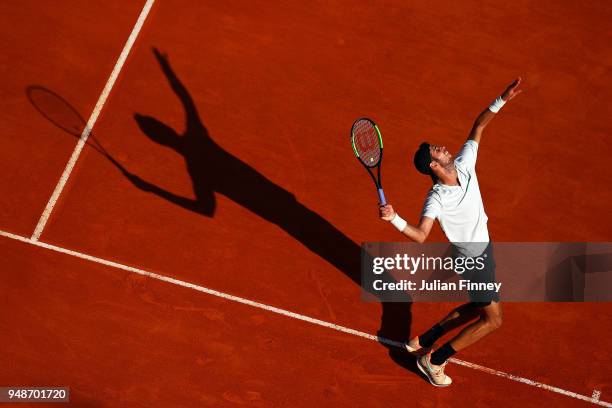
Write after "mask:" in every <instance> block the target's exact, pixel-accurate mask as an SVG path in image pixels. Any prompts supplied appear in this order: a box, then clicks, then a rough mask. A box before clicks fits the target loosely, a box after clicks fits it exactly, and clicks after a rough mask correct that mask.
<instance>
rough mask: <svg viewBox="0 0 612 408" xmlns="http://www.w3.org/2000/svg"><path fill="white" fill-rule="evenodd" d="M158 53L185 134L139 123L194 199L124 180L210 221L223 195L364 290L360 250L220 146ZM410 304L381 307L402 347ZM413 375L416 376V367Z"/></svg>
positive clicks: (385, 332)
mask: <svg viewBox="0 0 612 408" xmlns="http://www.w3.org/2000/svg"><path fill="white" fill-rule="evenodd" d="M153 53H154V55H155V58H156V59H157V62H158V63H159V66H160V67H161V70H162V71H163V73H164V74H165V76H166V78H167V80H168V82H169V84H170V87H171V88H172V90H173V91H174V93H175V94H176V96H177V97H178V98H179V100H180V102H181V103H182V105H183V108H184V111H185V130H184V131H183V132H182V133H178V132H176V131H175V130H174V129H172V128H170V127H169V126H168V125H166V124H164V123H162V122H160V121H159V120H157V119H155V118H152V117H150V116H146V115H142V114H138V113H137V114H135V115H134V119H135V120H136V122H137V123H138V126H139V127H140V129H141V130H142V132H143V133H144V134H145V135H146V136H147V137H148V138H149V139H151V140H152V141H154V142H156V143H158V144H160V145H162V146H165V147H167V148H169V149H172V150H174V151H175V152H176V153H178V154H180V155H181V156H183V158H184V159H185V164H186V167H187V171H188V172H189V176H190V177H191V181H192V184H193V191H194V194H195V198H194V199H192V198H187V197H182V196H179V195H177V194H175V193H172V192H170V191H167V190H164V189H162V188H160V187H158V186H156V185H153V184H151V183H150V182H148V181H145V180H143V179H142V178H140V177H139V176H137V175H135V174H132V173H130V172H129V171H127V170H126V169H125V168H122V169H121V170H122V172H123V173H124V175H125V176H126V177H127V178H128V179H129V180H130V181H131V182H132V183H133V184H134V185H135V186H136V187H138V188H139V189H141V190H143V191H147V192H150V193H153V194H155V195H157V196H159V197H162V198H164V199H166V200H168V201H170V202H172V203H174V204H176V205H179V206H181V207H183V208H185V209H188V210H191V211H194V212H196V213H199V214H202V215H204V216H207V217H213V216H214V214H215V209H216V199H215V194H221V195H224V196H226V197H227V198H229V199H231V200H232V201H234V202H236V203H237V204H239V205H241V206H243V207H244V208H246V209H248V210H250V211H251V212H253V213H254V214H256V215H258V216H259V217H261V218H263V219H265V220H266V221H268V222H270V223H272V224H275V225H277V226H278V227H280V228H281V229H283V230H284V231H285V232H286V233H287V234H289V235H290V236H291V237H293V238H294V239H296V240H297V241H298V242H300V243H301V244H302V245H304V246H305V247H306V248H308V249H309V250H310V251H312V252H313V253H315V254H317V255H318V256H320V257H321V258H323V259H324V260H326V261H327V262H329V263H330V264H331V265H333V266H334V267H336V268H337V269H339V270H340V271H342V272H343V273H344V274H345V275H346V276H347V277H348V278H350V279H351V280H352V281H353V282H355V283H356V284H357V285H359V284H360V254H361V250H360V246H359V245H358V244H356V243H355V242H353V241H352V240H351V239H349V238H348V237H347V236H346V235H345V234H344V233H342V232H341V231H340V230H338V229H337V228H336V227H335V226H334V225H332V224H331V223H330V222H329V221H327V220H326V219H325V218H323V217H322V216H321V215H319V214H317V213H316V212H314V211H312V210H311V209H310V208H308V207H306V206H305V205H304V204H302V203H300V202H299V201H298V200H297V199H296V197H295V196H294V195H293V194H292V193H291V192H289V191H287V190H286V189H284V188H282V187H280V186H279V185H277V184H275V183H274V182H273V181H271V180H270V179H268V178H267V177H266V176H264V175H263V174H261V173H260V172H258V171H257V170H256V169H254V168H253V167H251V166H250V165H248V164H247V163H245V162H244V161H242V160H240V159H239V158H238V157H236V156H234V155H233V154H231V153H230V152H228V151H227V150H225V149H223V148H222V147H221V146H219V145H218V144H217V143H216V142H215V141H214V140H213V139H212V138H211V136H210V134H209V132H208V129H207V128H206V126H205V125H204V123H203V122H202V120H201V119H200V115H199V113H198V110H197V107H196V105H195V103H194V101H193V99H192V97H191V95H190V94H189V92H188V91H187V89H186V88H185V86H184V85H183V83H182V82H181V81H180V80H179V78H178V77H177V75H176V74H175V73H174V71H173V70H172V68H171V66H170V63H169V60H168V57H167V56H166V55H165V54H162V53H161V52H159V51H158V50H157V49H155V48H154V49H153ZM388 279H392V278H390V277H388ZM405 300H406V302H405V303H386V302H382V309H383V310H382V318H381V327H380V330H379V332H378V335H379V336H381V337H385V338H388V339H392V340H395V341H400V342H401V341H405V340H406V339H407V338H408V337H409V335H410V325H411V303H410V302H408V301H409V300H410V299H409V298H406V299H405ZM390 349H393V347H391V348H390ZM413 371H415V372H416V371H417V370H416V367H415V369H414V370H413Z"/></svg>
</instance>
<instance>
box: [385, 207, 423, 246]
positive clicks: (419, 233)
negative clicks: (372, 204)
mask: <svg viewBox="0 0 612 408" xmlns="http://www.w3.org/2000/svg"><path fill="white" fill-rule="evenodd" d="M398 217H399V216H398V215H397V213H396V212H395V211H394V210H393V206H391V204H387V205H385V206H383V207H380V218H381V219H383V220H385V221H389V222H391V223H392V224H393V225H394V226H395V227H396V228H397V229H398V230H400V232H401V233H402V234H404V235H405V236H407V237H408V238H410V239H411V240H413V241H414V242H418V243H420V244H422V243H423V242H425V240H426V239H427V237H428V236H429V233H430V232H431V228H432V227H433V224H434V220H433V218H429V217H421V220H420V221H419V225H416V226H414V225H410V224H409V223H407V222H405V221H404V220H402V219H401V218H399V220H401V221H402V223H401V224H400V225H399V227H398V225H396V224H397V222H398V221H399V220H398ZM404 223H405V225H404Z"/></svg>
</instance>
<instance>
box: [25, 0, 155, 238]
mask: <svg viewBox="0 0 612 408" xmlns="http://www.w3.org/2000/svg"><path fill="white" fill-rule="evenodd" d="M154 2H155V0H147V2H146V3H145V5H144V7H143V8H142V11H141V12H140V15H139V16H138V20H136V24H135V25H134V28H133V29H132V32H131V33H130V36H129V37H128V39H127V41H126V43H125V45H124V46H123V50H122V51H121V54H120V55H119V59H118V60H117V62H116V63H115V67H114V68H113V71H112V72H111V74H110V77H109V78H108V81H106V85H105V86H104V89H103V90H102V93H101V94H100V97H99V98H98V102H97V103H96V106H95V107H94V110H93V112H92V113H91V116H90V117H89V120H88V121H87V125H86V126H85V129H83V132H82V133H81V137H80V138H79V141H78V142H77V145H76V147H75V148H74V151H73V152H72V155H71V156H70V160H68V163H67V164H66V168H65V169H64V172H63V173H62V175H61V176H60V179H59V181H58V183H57V185H56V186H55V190H53V194H51V198H49V201H48V202H47V205H46V206H45V209H44V211H43V213H42V215H41V216H40V219H39V220H38V224H36V228H35V229H34V232H33V233H32V237H31V239H32V241H38V239H39V238H40V234H42V232H43V230H44V229H45V225H46V224H47V221H48V220H49V217H50V216H51V212H53V207H55V203H57V200H58V199H59V196H60V194H61V193H62V190H63V189H64V187H65V186H66V182H67V181H68V178H69V177H70V173H72V170H73V169H74V165H75V164H76V162H77V159H78V158H79V155H80V154H81V151H82V150H83V147H84V146H85V142H87V138H88V137H89V134H90V133H91V130H92V129H93V127H94V125H95V124H96V121H97V120H98V115H99V114H100V111H101V110H102V107H103V106H104V104H105V103H106V99H107V98H108V95H109V94H110V91H111V90H112V89H113V86H114V85H115V81H116V80H117V77H118V76H119V73H120V72H121V69H122V68H123V64H124V63H125V60H126V59H127V56H128V54H129V53H130V50H131V49H132V45H133V44H134V41H136V37H138V34H139V33H140V29H141V28H142V25H143V24H144V22H145V20H146V18H147V15H148V14H149V11H150V10H151V7H152V6H153V3H154Z"/></svg>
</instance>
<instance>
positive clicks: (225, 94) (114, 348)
mask: <svg viewBox="0 0 612 408" xmlns="http://www.w3.org/2000/svg"><path fill="white" fill-rule="evenodd" d="M610 21H612V3H610V2H608V1H590V2H586V3H584V2H581V3H579V2H574V1H545V2H536V1H517V2H506V3H503V2H480V1H462V2H448V1H440V2H405V1H390V2H384V4H379V5H374V4H370V5H366V4H365V3H364V4H359V5H356V4H355V3H353V2H343V1H332V2H315V3H309V2H300V1H285V2H278V3H276V4H274V5H273V4H272V3H266V2H261V3H255V2H250V1H238V0H228V1H223V2H187V1H170V0H157V1H155V2H152V1H149V2H147V3H145V2H144V1H128V2H122V1H89V2H79V1H67V0H65V1H60V2H46V1H21V2H4V3H3V4H2V5H0V22H1V24H0V30H1V37H2V40H3V47H2V48H3V52H2V53H1V54H0V78H1V79H0V89H1V92H2V93H1V94H2V98H1V99H0V112H1V117H2V136H1V137H0V160H1V162H2V164H3V176H2V178H1V179H0V180H1V181H0V230H1V231H2V232H1V233H0V235H1V236H0V272H1V273H0V279H1V281H0V288H1V290H2V312H1V313H0V344H1V345H2V351H1V352H0V356H1V357H0V362H1V364H0V385H4V386H9V385H10V386H13V385H16V386H17V385H20V386H27V385H30V386H36V385H39V386H52V385H55V386H69V387H70V389H71V404H72V405H74V406H79V407H119V406H126V407H127V406H130V407H132V406H133V407H141V406H142V407H151V406H160V407H161V406H175V407H193V406H233V405H253V406H291V407H295V406H342V407H354V406H363V407H376V406H379V407H391V406H419V407H421V406H422V407H433V406H448V407H454V406H477V407H488V406H517V407H518V406H521V407H524V406H540V407H541V406H556V407H565V406H612V405H611V403H610V402H609V401H612V382H611V381H610V373H611V371H610V359H611V358H612V353H611V352H610V349H611V347H612V340H611V337H610V334H611V333H612V314H611V312H612V305H610V304H609V303H537V304H525V303H507V304H504V325H503V326H502V328H501V329H500V330H499V331H497V332H495V333H494V334H492V335H491V336H489V337H487V338H485V339H484V340H482V341H481V342H479V343H478V344H477V345H476V346H473V347H471V348H468V349H466V350H465V351H463V352H461V353H459V354H458V355H457V356H456V357H457V358H458V359H459V361H456V362H455V363H450V364H449V366H448V367H447V373H448V374H449V375H450V376H452V377H453V382H454V384H453V385H452V386H451V387H449V388H447V389H436V388H434V387H432V386H430V385H429V383H428V382H427V381H426V380H425V379H424V378H423V377H422V376H421V375H420V374H417V371H418V370H416V367H415V364H414V361H413V359H412V358H411V357H410V356H408V355H406V354H404V353H402V352H401V351H400V350H399V349H397V348H396V347H394V346H388V345H387V346H385V345H384V344H382V343H385V342H387V343H389V341H391V342H393V341H396V342H397V341H403V340H405V339H407V338H408V337H409V336H414V335H415V334H418V333H420V332H422V331H423V330H425V329H427V328H428V327H429V326H430V324H431V323H432V322H433V321H434V320H436V319H438V318H440V317H442V316H443V315H444V314H445V313H446V311H447V310H448V309H449V308H450V307H451V306H452V305H449V304H413V305H408V304H395V305H391V304H387V305H381V304H379V303H374V302H372V303H366V302H363V301H362V300H361V291H360V287H359V282H358V280H359V245H360V243H361V242H364V241H394V240H398V239H399V236H398V234H397V232H396V231H395V230H394V229H393V228H392V227H390V226H389V225H387V224H385V223H383V222H382V221H380V220H379V219H378V213H377V206H376V194H375V192H374V189H373V187H372V184H371V181H370V180H369V178H368V177H367V175H366V173H365V172H364V170H363V168H362V167H361V166H360V165H359V164H358V162H357V161H356V160H355V158H354V156H353V153H352V151H351V148H350V145H349V143H348V132H349V129H350V125H351V123H352V121H353V120H354V119H355V118H357V117H360V116H369V117H372V118H374V119H375V120H376V121H377V123H378V124H379V126H380V128H381V131H382V134H383V138H384V140H385V158H384V166H383V181H384V185H385V192H386V194H387V198H388V200H389V202H391V203H392V204H393V205H394V207H396V208H397V209H398V212H400V213H402V214H403V216H404V217H405V218H406V219H407V220H408V221H409V222H413V223H414V222H416V221H417V219H418V215H419V213H420V210H421V206H422V203H423V198H424V197H425V194H426V192H427V189H428V186H429V184H428V181H427V179H426V178H424V177H422V176H419V175H418V174H417V173H416V171H414V169H413V168H412V166H411V163H410V158H411V155H412V152H413V151H414V149H415V148H416V147H417V146H418V144H419V143H420V142H421V141H423V140H425V139H427V140H430V141H432V142H437V143H439V144H444V145H446V146H448V147H449V150H452V151H456V150H457V149H458V148H459V147H460V146H461V144H462V143H463V142H464V140H465V138H466V137H467V134H468V132H469V129H470V127H471V124H472V121H473V120H474V118H475V117H476V115H477V114H478V113H479V112H480V111H481V110H482V109H483V108H485V107H486V106H487V104H488V103H489V102H490V101H491V100H493V99H494V98H495V96H496V95H497V94H498V93H499V92H501V91H502V90H503V89H504V87H505V86H506V85H507V84H508V83H509V82H510V81H511V80H512V79H514V78H515V77H516V76H519V75H520V76H522V77H523V80H524V89H525V92H524V93H523V94H521V95H520V96H519V97H517V98H516V99H515V100H513V101H512V102H511V103H509V104H508V105H507V106H506V107H504V109H503V110H502V112H501V113H500V114H499V117H497V118H496V119H495V120H494V122H492V124H491V125H490V126H489V127H488V128H487V130H486V132H485V135H484V138H483V142H482V145H481V147H480V151H479V162H478V171H479V180H480V186H481V190H482V191H483V199H484V203H485V207H486V210H487V214H488V216H489V231H490V232H491V236H492V238H493V239H494V240H495V241H499V242H531V241H535V242H541V241H568V242H580V241H591V242H592V241H610V240H611V238H612V237H611V235H610V231H611V230H612V229H611V227H612V222H611V221H612V220H611V217H610V204H609V202H610V198H611V195H610V189H609V186H610V185H612V176H611V175H610V174H611V173H610V171H609V166H610V164H609V156H610V155H611V154H612V148H611V147H610V146H611V145H610V139H609V138H610V130H611V129H610V117H611V113H612V112H611V111H610V103H609V101H610V98H611V97H612V92H611V91H610V83H611V80H612V75H611V72H612V71H611V66H612V53H610V48H609V45H610V41H611V40H612V30H611V26H610ZM128 38H131V39H133V40H134V42H133V45H132V46H131V48H130V47H129V44H127V43H128V42H129V41H128ZM126 44H127V45H126ZM154 49H157V50H159V52H160V53H161V54H163V55H166V56H167V59H166V60H165V61H166V62H167V65H165V66H164V63H163V61H164V60H163V57H161V60H160V57H156V55H155V53H154ZM120 55H123V56H124V57H126V58H125V60H124V61H123V62H121V61H119V62H121V63H120V64H119V63H118V60H120V59H121V58H120ZM113 74H115V75H114V79H113ZM111 80H112V81H114V82H112V83H111V84H110V85H112V86H110V85H109V81H111ZM177 83H178V84H180V87H182V88H181V89H182V91H178V92H177ZM33 86H36V87H40V88H43V89H46V90H48V91H51V92H53V93H55V94H57V95H60V96H61V97H62V98H63V99H64V100H65V101H68V102H69V103H70V104H71V105H72V106H73V107H74V109H75V110H76V111H78V112H79V113H80V115H82V116H83V117H84V118H85V120H86V121H87V120H89V119H90V117H91V116H92V114H94V113H96V112H97V113H96V114H98V113H99V116H97V117H96V120H95V121H94V122H93V123H90V124H92V133H93V135H94V136H95V138H96V139H97V140H98V141H99V142H100V144H101V145H103V146H104V148H105V149H106V151H107V152H108V154H109V155H110V156H111V157H112V158H113V159H114V160H116V163H119V165H120V166H118V165H116V164H114V163H113V162H112V161H111V160H109V159H108V157H105V156H104V155H103V154H100V152H98V151H96V150H95V149H93V148H92V147H91V146H90V145H89V144H86V145H85V146H84V148H83V150H82V151H81V152H80V154H79V155H78V159H77V160H76V162H75V163H76V164H75V165H74V166H71V167H70V166H69V167H70V169H69V172H68V174H67V178H66V179H65V180H66V184H65V187H64V188H63V189H62V190H61V191H60V194H59V195H58V196H57V197H56V199H53V197H52V194H53V192H54V190H55V189H56V186H57V185H58V181H59V180H60V177H61V176H62V174H63V173H64V175H66V172H65V171H66V168H67V163H69V160H70V158H71V155H72V154H73V151H74V149H75V146H76V145H77V141H78V137H75V136H73V135H70V134H68V133H67V132H65V131H63V130H62V129H60V128H58V127H57V126H55V125H54V124H53V123H51V122H50V121H49V120H48V119H47V118H45V117H44V116H42V115H41V114H40V112H38V111H37V110H36V109H35V108H34V107H33V105H32V103H31V102H30V100H29V99H28V94H27V90H28V89H31V87H33ZM105 86H107V88H108V86H110V88H108V91H109V92H108V95H107V97H106V96H104V92H103V89H104V88H105ZM173 86H174V88H173ZM97 104H98V105H97ZM96 105H97V106H96ZM177 140H196V141H195V142H189V143H187V142H185V143H182V142H177ZM50 203H51V204H53V208H52V211H47V212H46V213H47V214H49V215H50V216H49V217H48V219H46V218H45V216H44V214H45V209H47V210H50V208H49V206H50ZM431 239H432V240H433V241H443V240H444V236H443V234H442V232H441V231H440V229H439V227H435V231H434V233H433V234H432V237H431ZM517 273H520V271H517ZM213 291H217V292H213ZM312 319H317V320H312ZM348 329H350V330H348ZM351 330H353V331H351ZM377 335H378V336H379V338H378V341H377V338H375V337H374V336H377ZM368 336H369V337H368ZM381 341H382V343H381ZM25 405H26V404H21V405H19V406H25ZM34 406H42V405H40V404H38V405H36V404H35V405H34Z"/></svg>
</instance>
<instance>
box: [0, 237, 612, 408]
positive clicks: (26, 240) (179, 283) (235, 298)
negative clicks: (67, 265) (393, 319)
mask: <svg viewBox="0 0 612 408" xmlns="http://www.w3.org/2000/svg"><path fill="white" fill-rule="evenodd" d="M0 236H3V237H6V238H10V239H14V240H17V241H21V242H24V243H26V244H31V245H34V246H37V247H40V248H45V249H48V250H51V251H55V252H60V253H62V254H66V255H70V256H74V257H76V258H80V259H85V260H87V261H91V262H94V263H98V264H102V265H106V266H110V267H112V268H116V269H121V270H124V271H128V272H133V273H137V274H139V275H142V276H147V277H149V278H152V279H157V280H159V281H162V282H167V283H171V284H174V285H177V286H182V287H184V288H189V289H193V290H196V291H198V292H202V293H206V294H208V295H212V296H217V297H220V298H223V299H227V300H230V301H232V302H237V303H242V304H245V305H248V306H252V307H256V308H258V309H263V310H267V311H268V312H272V313H276V314H279V315H283V316H287V317H291V318H293V319H297V320H302V321H305V322H308V323H312V324H316V325H318V326H323V327H327V328H329V329H333V330H337V331H340V332H343V333H347V334H352V335H354V336H358V337H363V338H365V339H368V340H374V341H378V342H380V343H383V344H387V345H389V346H393V347H399V348H403V343H401V342H398V341H394V340H390V339H387V338H384V337H380V336H374V335H372V334H369V333H364V332H362V331H359V330H355V329H351V328H348V327H345V326H340V325H337V324H334V323H330V322H326V321H324V320H319V319H315V318H312V317H309V316H305V315H301V314H299V313H295V312H290V311H288V310H285V309H281V308H278V307H274V306H270V305H266V304H264V303H259V302H255V301H253V300H249V299H245V298H241V297H239V296H234V295H230V294H228V293H224V292H219V291H217V290H214V289H209V288H206V287H204V286H200V285H196V284H193V283H189V282H185V281H182V280H179V279H175V278H171V277H169V276H164V275H160V274H157V273H154V272H148V271H145V270H143V269H139V268H135V267H132V266H128V265H124V264H120V263H118V262H113V261H109V260H107V259H103V258H98V257H95V256H91V255H87V254H84V253H81V252H77V251H73V250H71V249H66V248H62V247H59V246H56V245H52V244H47V243H45V242H41V241H38V240H35V239H33V238H27V237H23V236H20V235H16V234H12V233H10V232H5V231H1V230H0ZM449 361H450V362H452V363H454V364H457V365H461V366H464V367H468V368H471V369H474V370H477V371H481V372H484V373H487V374H491V375H495V376H498V377H502V378H505V379H508V380H511V381H516V382H519V383H522V384H527V385H531V386H533V387H536V388H540V389H543V390H547V391H551V392H554V393H557V394H562V395H565V396H567V397H571V398H576V399H579V400H582V401H586V402H590V403H592V404H595V405H600V406H602V407H608V408H612V403H609V402H605V401H601V400H599V396H600V393H599V392H598V391H597V390H596V391H595V392H593V396H592V397H588V396H586V395H582V394H578V393H575V392H572V391H568V390H564V389H562V388H559V387H554V386H552V385H547V384H543V383H541V382H538V381H534V380H530V379H528V378H524V377H519V376H517V375H514V374H509V373H505V372H503V371H498V370H494V369H492V368H488V367H484V366H481V365H478V364H474V363H470V362H469V361H464V360H459V359H457V358H451V359H450V360H449Z"/></svg>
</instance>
